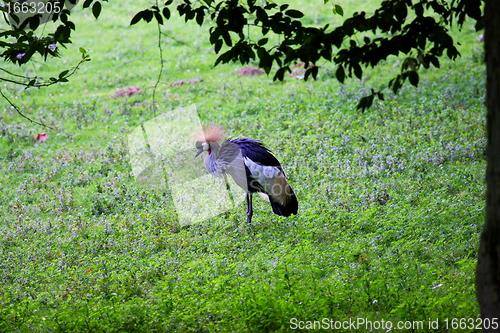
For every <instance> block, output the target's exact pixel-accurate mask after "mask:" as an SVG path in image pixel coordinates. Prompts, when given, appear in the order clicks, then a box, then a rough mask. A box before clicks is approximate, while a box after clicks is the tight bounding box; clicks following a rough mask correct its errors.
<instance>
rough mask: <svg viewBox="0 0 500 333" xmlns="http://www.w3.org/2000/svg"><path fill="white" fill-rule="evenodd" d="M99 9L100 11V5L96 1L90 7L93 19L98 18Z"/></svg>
mask: <svg viewBox="0 0 500 333" xmlns="http://www.w3.org/2000/svg"><path fill="white" fill-rule="evenodd" d="M101 9H102V5H101V3H100V2H99V1H96V2H95V3H94V5H93V6H92V14H93V15H94V17H95V18H98V17H99V15H100V14H101Z"/></svg>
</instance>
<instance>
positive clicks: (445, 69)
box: [0, 1, 486, 332]
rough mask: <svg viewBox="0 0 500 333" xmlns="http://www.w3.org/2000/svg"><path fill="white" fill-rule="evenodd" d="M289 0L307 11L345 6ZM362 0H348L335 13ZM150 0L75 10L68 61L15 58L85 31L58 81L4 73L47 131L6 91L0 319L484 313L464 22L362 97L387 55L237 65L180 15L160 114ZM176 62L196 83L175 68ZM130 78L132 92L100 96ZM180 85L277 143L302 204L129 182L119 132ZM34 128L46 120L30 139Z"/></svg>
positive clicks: (141, 328)
mask: <svg viewBox="0 0 500 333" xmlns="http://www.w3.org/2000/svg"><path fill="white" fill-rule="evenodd" d="M319 2H320V3H323V1H319ZM294 4H295V5H296V7H298V8H304V10H305V13H306V18H304V20H306V21H307V20H309V21H307V22H309V23H310V24H314V23H318V24H324V23H325V22H328V21H329V20H337V21H338V20H339V19H340V17H339V16H334V15H333V14H331V13H329V12H328V8H327V9H325V10H323V11H321V10H320V9H321V6H312V5H310V3H308V5H307V6H304V7H302V6H303V2H300V1H295V2H294ZM355 4H356V2H354V1H350V2H348V1H346V2H343V3H341V5H343V6H344V7H345V10H346V12H347V13H352V12H354V10H353V8H355ZM146 6H148V4H147V3H136V2H132V1H121V2H113V1H112V2H110V3H109V4H106V3H105V4H104V8H103V12H102V14H101V18H100V19H99V20H98V21H95V20H94V19H93V17H92V15H91V13H90V11H83V10H81V9H78V10H77V11H75V12H74V13H73V14H72V20H73V21H74V22H75V23H76V25H77V31H76V32H75V34H74V36H73V38H72V40H73V43H74V44H73V45H71V46H70V47H68V49H67V50H64V55H63V58H62V60H51V61H49V62H48V63H47V64H45V63H41V62H39V63H35V64H33V65H29V66H28V67H26V68H23V69H21V70H20V73H23V74H24V73H28V74H30V75H35V73H36V74H37V75H41V76H44V75H45V76H53V75H56V74H57V73H59V72H60V71H62V70H64V69H66V68H68V67H70V66H73V65H75V64H76V62H77V61H78V58H79V57H80V53H79V52H78V48H79V47H83V48H85V49H87V50H88V52H89V54H90V55H91V58H92V61H91V62H88V63H86V64H84V66H83V67H82V69H81V70H80V71H78V72H77V74H75V75H74V76H73V77H72V78H71V79H70V82H69V83H67V84H60V85H57V86H51V87H49V88H45V89H40V90H36V89H30V90H26V91H25V90H23V89H21V88H19V87H15V86H12V85H6V84H3V83H2V90H3V91H4V93H6V94H7V95H9V96H11V98H12V101H13V102H14V103H15V104H16V105H17V106H19V107H20V108H21V109H22V110H23V112H25V113H26V115H28V116H30V117H32V118H34V119H42V120H43V121H44V122H46V123H47V124H50V125H51V126H53V127H54V128H55V130H47V129H45V128H42V127H40V126H37V125H34V124H32V123H29V122H27V121H25V120H23V119H22V118H21V117H19V116H18V115H17V114H16V112H15V110H13V109H12V108H11V107H10V106H8V105H7V103H2V104H1V106H0V128H1V132H0V133H1V136H0V211H1V215H0V257H1V260H0V332H32V331H36V332H215V331H219V332H245V331H248V332H285V331H291V330H292V329H293V328H297V329H298V330H302V331H308V330H312V328H314V327H315V328H318V326H314V325H318V323H316V324H315V323H314V322H313V321H320V323H322V324H323V325H326V324H325V323H324V322H323V319H324V318H326V321H327V323H331V322H330V319H331V320H334V321H337V322H339V323H343V322H349V321H356V322H357V321H358V320H366V321H371V322H372V325H374V326H375V327H374V329H373V331H375V332H387V331H391V332H407V331H408V332H411V331H413V332H455V331H464V332H471V331H475V330H474V329H473V328H471V327H470V326H467V327H466V328H464V329H460V328H459V329H455V328H456V327H455V326H452V319H453V318H458V319H460V318H466V319H471V320H473V319H476V318H478V315H479V308H478V305H477V302H476V299H475V287H474V270H475V265H476V249H477V247H478V238H479V234H480V231H481V226H482V223H483V219H484V208H483V207H484V193H485V182H484V170H485V157H484V150H485V145H486V142H485V117H484V114H485V110H484V96H485V90H484V65H483V63H482V60H481V59H482V51H481V45H480V44H479V43H478V42H477V34H476V33H474V32H473V29H472V28H471V27H469V26H465V27H464V29H463V30H462V31H461V32H459V31H457V32H455V33H456V36H457V38H458V40H459V41H460V42H461V46H460V48H459V50H460V51H461V53H462V55H463V57H462V58H461V59H459V60H457V61H455V62H450V61H447V60H445V59H442V60H441V63H442V68H441V69H439V70H435V69H432V70H427V71H426V70H422V71H421V79H420V84H419V87H418V88H414V87H410V86H407V87H404V88H403V89H402V91H401V93H400V94H399V95H398V96H393V95H391V94H388V96H387V98H386V101H385V102H383V103H379V102H376V103H375V105H374V106H373V107H372V108H371V109H370V110H368V111H367V112H365V113H361V112H360V111H356V110H355V106H356V104H357V102H358V100H359V98H360V97H361V96H363V94H364V93H366V92H368V91H369V89H370V86H375V87H379V86H380V85H381V84H383V83H384V82H387V81H388V80H389V79H390V78H391V77H392V75H394V74H396V73H397V72H398V70H399V66H400V63H399V60H397V59H391V60H389V61H388V62H387V64H385V65H384V66H382V67H381V68H378V69H375V70H372V71H371V72H368V73H367V81H366V82H359V81H357V80H353V81H350V82H348V83H347V85H345V86H341V85H340V84H339V83H338V82H337V81H336V80H335V79H334V75H333V73H334V70H335V68H334V67H333V66H332V65H331V64H329V63H321V64H320V65H321V70H320V75H319V76H318V80H317V81H307V82H304V81H302V80H299V79H296V78H294V77H291V76H290V77H287V78H286V80H285V82H272V80H271V78H270V77H267V76H265V75H264V76H256V77H246V76H245V77H243V76H238V75H237V74H236V71H237V70H238V69H240V68H241V66H240V65H236V64H235V65H225V66H218V67H217V68H213V66H212V65H213V63H214V60H215V58H216V56H215V55H214V54H213V52H212V48H211V46H210V45H209V43H208V35H207V33H206V31H207V26H204V27H201V28H200V27H198V26H196V25H192V24H184V23H183V21H182V20H180V19H177V18H173V19H172V20H171V21H169V22H167V24H166V25H165V26H164V27H163V32H164V34H163V35H161V39H162V50H163V61H162V64H163V73H162V76H161V79H160V82H159V84H158V88H157V90H156V95H155V99H156V105H157V108H158V109H157V111H156V113H154V112H153V111H152V108H151V104H152V98H153V87H154V85H155V84H156V81H157V78H158V75H159V70H160V64H161V62H160V56H159V51H158V48H157V47H156V42H157V39H158V31H157V28H156V26H154V25H153V24H149V25H147V24H144V23H141V24H138V25H137V26H133V27H129V26H128V23H129V22H130V19H131V17H132V16H133V15H134V13H136V12H137V11H139V10H141V9H143V8H144V7H146ZM103 41H105V42H103ZM2 66H3V67H4V68H8V69H14V67H12V66H11V65H9V64H2ZM179 80H184V81H189V80H194V81H195V82H193V83H191V84H185V85H176V84H172V83H174V82H176V81H179ZM127 86H136V87H139V88H141V89H143V91H142V92H141V93H139V94H136V95H133V96H131V97H113V95H114V94H115V93H116V92H117V91H118V90H119V89H126V87H127ZM193 104H194V105H196V107H197V110H198V114H199V116H200V118H201V120H202V121H203V122H206V123H209V122H216V123H220V124H222V125H223V126H224V127H225V128H226V129H227V134H228V136H230V137H239V136H247V137H251V138H256V139H260V140H262V141H263V142H264V143H265V144H266V145H267V146H268V147H269V148H270V149H271V150H272V151H273V152H274V153H275V155H276V156H277V157H278V159H279V160H280V161H281V162H282V164H283V165H284V167H285V171H286V172H287V174H288V177H289V182H290V184H291V185H292V187H293V188H294V190H295V192H296V194H297V196H298V200H299V214H298V215H297V216H294V217H290V218H282V217H279V216H276V215H274V214H273V213H272V211H271V208H270V207H269V204H268V203H266V202H264V201H263V200H260V198H259V197H258V196H255V199H254V205H255V207H254V219H253V220H254V227H253V228H249V227H248V226H246V225H245V219H246V216H245V205H244V201H243V202H242V203H241V204H240V205H239V206H238V207H237V208H234V209H232V210H230V211H228V212H225V213H223V214H221V215H219V216H217V217H215V218H212V219H210V220H206V221H204V222H202V223H196V224H192V225H187V226H186V225H181V224H180V223H179V222H178V220H177V215H176V212H175V207H174V203H173V201H172V197H171V195H170V190H169V189H168V188H166V189H157V190H148V189H144V188H141V187H139V186H138V185H137V184H136V182H135V179H134V177H133V175H132V172H131V166H130V163H129V154H128V146H127V137H128V134H129V133H130V132H131V131H132V130H134V129H135V128H136V127H137V126H139V125H140V124H142V123H144V122H146V121H148V120H150V119H152V118H153V117H154V116H155V115H158V114H161V113H162V112H166V111H169V110H173V109H176V108H179V107H186V106H189V105H193ZM43 132H46V133H47V134H48V135H49V139H48V140H47V141H45V142H36V141H35V140H34V137H35V136H36V135H37V134H38V133H43ZM194 152H195V148H194V146H193V155H194ZM198 162H199V163H202V161H201V159H200V160H198ZM202 195H203V194H202V193H200V197H202ZM382 320H384V321H385V322H387V321H390V322H391V324H392V329H390V330H388V328H389V327H388V326H387V324H385V325H386V326H383V327H378V326H377V325H379V324H380V322H381V321H382ZM436 320H438V321H439V322H438V324H439V325H438V326H437V327H436V326H435V324H432V325H430V323H429V322H430V321H434V322H435V321H436ZM446 320H448V321H446ZM398 322H401V323H402V325H403V326H401V327H400V328H398V327H397V325H398ZM377 323H378V324H377ZM308 325H309V326H308ZM331 325H332V326H331V327H334V326H333V325H334V324H331ZM367 325H369V324H364V325H358V326H356V327H355V329H354V328H353V326H349V327H340V328H339V329H335V331H338V332H352V331H357V332H365V331H368V330H369V326H367ZM405 325H406V326H405ZM323 327H324V326H323ZM411 328H413V330H412V329H411Z"/></svg>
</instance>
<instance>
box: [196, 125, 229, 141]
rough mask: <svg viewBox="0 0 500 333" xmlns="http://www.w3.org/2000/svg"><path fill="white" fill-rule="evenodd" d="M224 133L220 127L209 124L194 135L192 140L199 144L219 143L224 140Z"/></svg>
mask: <svg viewBox="0 0 500 333" xmlns="http://www.w3.org/2000/svg"><path fill="white" fill-rule="evenodd" d="M224 132H225V131H224V128H223V127H222V126H221V125H219V124H210V125H209V126H208V127H205V128H203V130H202V131H200V132H198V133H197V134H195V136H194V137H193V140H194V141H199V142H219V141H221V140H222V139H223V138H224Z"/></svg>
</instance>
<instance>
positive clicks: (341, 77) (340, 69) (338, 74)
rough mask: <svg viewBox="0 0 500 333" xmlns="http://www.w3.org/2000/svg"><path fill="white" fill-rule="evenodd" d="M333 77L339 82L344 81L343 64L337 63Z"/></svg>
mask: <svg viewBox="0 0 500 333" xmlns="http://www.w3.org/2000/svg"><path fill="white" fill-rule="evenodd" d="M335 77H336V78H337V80H339V82H340V83H344V80H345V72H344V66H342V65H339V67H338V68H337V71H336V72H335Z"/></svg>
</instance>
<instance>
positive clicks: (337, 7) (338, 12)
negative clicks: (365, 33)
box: [335, 4, 344, 16]
mask: <svg viewBox="0 0 500 333" xmlns="http://www.w3.org/2000/svg"><path fill="white" fill-rule="evenodd" d="M335 13H336V14H339V15H340V16H344V9H342V7H341V6H340V5H337V4H335Z"/></svg>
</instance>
